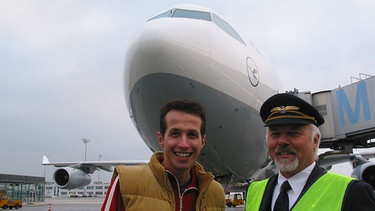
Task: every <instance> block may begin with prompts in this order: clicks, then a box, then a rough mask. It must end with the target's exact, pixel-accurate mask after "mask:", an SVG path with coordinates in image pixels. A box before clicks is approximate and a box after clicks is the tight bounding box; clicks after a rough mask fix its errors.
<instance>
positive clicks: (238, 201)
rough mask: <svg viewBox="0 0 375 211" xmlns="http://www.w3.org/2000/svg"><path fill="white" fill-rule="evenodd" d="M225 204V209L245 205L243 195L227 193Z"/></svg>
mask: <svg viewBox="0 0 375 211" xmlns="http://www.w3.org/2000/svg"><path fill="white" fill-rule="evenodd" d="M225 204H226V205H227V207H236V206H237V205H245V199H244V195H243V194H242V193H241V192H231V193H227V194H225Z"/></svg>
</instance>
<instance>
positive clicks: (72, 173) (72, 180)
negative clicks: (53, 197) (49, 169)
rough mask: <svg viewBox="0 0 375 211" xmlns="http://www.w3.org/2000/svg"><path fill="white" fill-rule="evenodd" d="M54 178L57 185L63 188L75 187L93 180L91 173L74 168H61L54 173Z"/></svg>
mask: <svg viewBox="0 0 375 211" xmlns="http://www.w3.org/2000/svg"><path fill="white" fill-rule="evenodd" d="M53 179H54V180H55V183H56V185H57V187H59V188H62V189H74V188H78V187H82V186H86V185H89V184H90V182H91V177H90V175H88V174H86V173H85V172H83V171H82V170H79V169H72V168H60V169H57V170H56V171H55V173H54V174H53Z"/></svg>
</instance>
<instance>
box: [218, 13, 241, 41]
mask: <svg viewBox="0 0 375 211" xmlns="http://www.w3.org/2000/svg"><path fill="white" fill-rule="evenodd" d="M212 21H213V22H214V23H215V24H216V25H217V26H219V27H220V28H221V29H222V30H224V31H225V32H226V33H227V34H229V35H230V36H232V37H233V38H235V39H236V40H238V41H240V42H241V43H243V44H244V45H246V44H245V42H244V41H243V40H242V38H241V36H240V35H239V34H238V33H237V32H236V31H235V30H234V29H233V28H232V26H230V25H229V23H227V22H226V21H224V20H223V19H221V18H220V17H219V16H217V15H215V14H212Z"/></svg>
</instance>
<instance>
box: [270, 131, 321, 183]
mask: <svg viewBox="0 0 375 211" xmlns="http://www.w3.org/2000/svg"><path fill="white" fill-rule="evenodd" d="M311 136H312V127H311V126H310V125H277V126H270V127H269V128H268V132H267V142H268V150H269V153H270V156H271V158H272V160H274V162H275V164H276V166H277V167H278V168H279V169H280V172H281V173H282V174H283V175H284V176H285V177H286V178H289V177H291V176H293V175H295V174H297V173H298V172H300V171H301V170H303V169H305V168H306V167H308V166H309V165H310V164H312V163H313V162H314V160H315V150H316V148H317V147H318V145H319V138H320V137H319V135H315V136H314V139H312V137H311Z"/></svg>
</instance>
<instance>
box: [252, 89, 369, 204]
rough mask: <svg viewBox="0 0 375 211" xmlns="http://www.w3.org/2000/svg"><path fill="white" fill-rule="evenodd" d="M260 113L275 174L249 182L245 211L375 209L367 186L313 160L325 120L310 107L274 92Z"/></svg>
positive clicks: (296, 98) (287, 95)
mask: <svg viewBox="0 0 375 211" xmlns="http://www.w3.org/2000/svg"><path fill="white" fill-rule="evenodd" d="M260 115H261V118H262V120H263V122H264V123H265V126H266V127H267V133H266V139H267V143H268V150H269V154H270V156H271V158H272V160H273V161H274V162H275V165H276V166H277V167H278V169H279V173H278V174H277V175H275V176H273V177H271V178H269V179H265V180H262V181H257V182H253V183H251V184H250V186H249V189H248V193H247V200H246V210H248V211H253V210H278V211H279V210H280V211H281V210H330V211H333V210H361V211H364V210H375V199H374V190H373V189H372V187H371V186H370V185H369V184H367V183H365V182H360V181H356V180H354V179H353V178H350V177H346V176H342V175H338V174H334V173H331V172H327V171H326V170H324V169H323V168H321V167H319V165H317V163H316V162H315V160H316V158H317V150H318V147H319V143H320V137H321V134H320V131H319V129H318V126H320V125H322V124H323V123H324V119H323V117H322V116H321V115H320V114H319V112H318V111H317V110H316V109H315V108H314V107H313V106H312V105H310V104H309V103H307V102H305V101H304V100H302V99H300V98H298V97H296V96H294V95H291V94H277V95H274V96H272V97H270V98H269V99H268V100H266V101H265V102H264V104H263V105H262V107H261V109H260Z"/></svg>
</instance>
